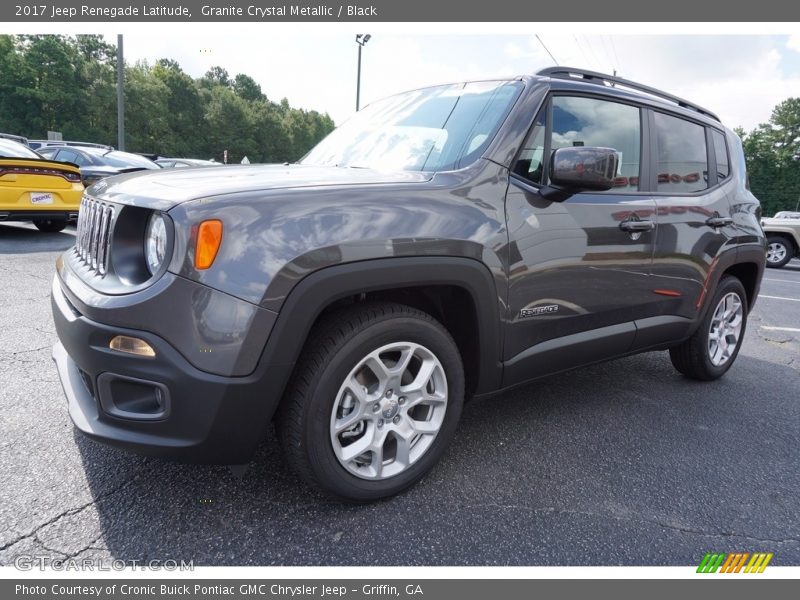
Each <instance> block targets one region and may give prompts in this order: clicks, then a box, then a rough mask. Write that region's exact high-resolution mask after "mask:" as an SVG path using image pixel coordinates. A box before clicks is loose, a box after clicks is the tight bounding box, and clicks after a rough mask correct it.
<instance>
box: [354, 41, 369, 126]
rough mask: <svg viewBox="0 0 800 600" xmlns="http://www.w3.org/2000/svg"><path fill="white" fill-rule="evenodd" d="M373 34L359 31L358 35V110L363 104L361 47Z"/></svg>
mask: <svg viewBox="0 0 800 600" xmlns="http://www.w3.org/2000/svg"><path fill="white" fill-rule="evenodd" d="M371 37H372V36H371V35H370V34H368V33H359V34H357V35H356V44H358V75H357V76H356V112H358V109H359V107H360V106H361V48H363V47H364V44H366V43H367V42H368V41H369V40H370V38H371Z"/></svg>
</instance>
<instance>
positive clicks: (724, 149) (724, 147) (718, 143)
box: [711, 129, 731, 181]
mask: <svg viewBox="0 0 800 600" xmlns="http://www.w3.org/2000/svg"><path fill="white" fill-rule="evenodd" d="M711 139H712V140H713V141H714V155H715V156H716V160H717V180H719V181H722V180H723V179H725V178H726V177H727V176H728V175H730V173H731V170H730V165H729V164H728V144H726V143H725V136H724V135H722V134H721V133H720V132H719V131H717V130H716V129H712V130H711Z"/></svg>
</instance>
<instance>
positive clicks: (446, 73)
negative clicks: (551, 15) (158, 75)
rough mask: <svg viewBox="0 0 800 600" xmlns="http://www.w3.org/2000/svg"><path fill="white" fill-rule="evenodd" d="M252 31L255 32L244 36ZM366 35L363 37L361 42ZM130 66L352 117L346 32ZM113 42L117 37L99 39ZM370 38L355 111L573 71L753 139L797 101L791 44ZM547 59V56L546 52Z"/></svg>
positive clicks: (162, 39)
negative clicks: (470, 84)
mask: <svg viewBox="0 0 800 600" xmlns="http://www.w3.org/2000/svg"><path fill="white" fill-rule="evenodd" d="M250 31H255V30H250ZM366 32H367V31H365V33H366ZM124 35H125V37H124V49H125V58H126V60H127V61H129V62H134V61H137V60H147V61H149V62H151V63H152V62H154V61H155V60H156V59H158V58H172V59H175V60H177V61H178V62H179V63H180V64H181V66H182V67H183V69H184V70H185V71H186V72H187V73H189V74H190V75H192V76H193V77H199V76H201V75H203V74H204V73H205V72H206V71H207V70H208V69H209V67H211V66H214V65H219V66H222V67H224V68H225V69H227V70H228V72H229V74H230V75H231V76H234V75H236V74H237V73H246V74H248V75H250V76H251V77H253V78H254V79H255V80H256V81H257V82H258V83H259V84H260V85H261V88H262V91H263V92H264V93H265V94H266V95H267V97H268V98H269V99H271V100H274V101H279V100H281V98H284V97H285V98H288V100H289V102H290V103H291V104H292V105H293V106H297V107H301V108H305V109H309V110H312V109H313V110H317V111H319V112H323V113H325V112H327V113H328V114H330V115H331V117H332V118H333V119H334V121H335V122H336V123H341V122H342V121H343V120H345V119H346V118H347V117H348V116H349V115H351V114H352V112H353V111H354V110H355V91H356V63H357V45H356V43H355V31H354V32H353V33H352V34H348V33H345V30H343V29H342V28H336V29H334V30H333V31H326V30H323V29H319V28H316V29H303V28H298V27H294V28H286V29H285V31H284V32H280V33H278V32H276V30H275V29H270V30H269V31H265V33H264V34H263V35H253V34H249V33H247V32H246V31H245V32H239V33H237V32H236V31H235V30H233V31H232V30H231V28H230V26H223V25H220V26H219V28H216V29H207V28H203V29H202V30H199V29H195V28H189V27H186V28H182V30H180V31H173V32H171V34H170V35H151V34H150V32H148V31H147V30H145V29H143V28H139V29H134V30H132V31H130V32H128V33H125V34H124ZM107 38H108V40H109V41H110V42H113V43H116V36H114V35H112V36H107ZM539 38H540V39H541V41H540V39H537V37H536V36H535V35H519V34H516V35H497V34H486V35H480V34H469V35H464V34H446V35H437V34H413V35H412V34H409V35H401V34H397V33H373V34H372V38H371V39H370V41H369V42H368V43H367V45H366V46H365V47H364V49H363V54H362V77H361V99H362V102H361V105H362V107H363V106H364V105H365V104H366V103H368V102H370V101H372V100H376V99H379V98H382V97H384V96H387V95H390V94H393V93H396V92H400V91H403V90H407V89H413V88H417V87H422V86H425V85H432V84H436V83H446V82H452V81H461V80H465V79H481V78H493V77H498V76H502V77H505V76H515V75H521V74H526V73H534V72H536V71H537V70H539V69H542V68H544V67H549V66H553V65H554V64H555V62H554V59H555V61H558V64H560V65H568V66H571V67H581V68H586V69H592V70H597V71H602V72H605V73H612V72H613V71H614V70H616V71H617V74H618V75H620V76H622V77H625V78H627V79H632V80H634V81H637V82H640V83H644V84H647V85H650V86H653V87H657V88H659V89H662V90H664V91H667V92H669V93H672V94H675V95H677V96H680V97H683V98H686V99H687V100H690V101H692V102H694V103H697V104H700V105H701V106H704V107H705V108H708V109H709V110H711V111H713V112H715V113H717V114H718V115H719V116H720V118H721V119H722V121H723V123H725V124H726V125H728V126H730V127H736V126H741V127H744V128H745V129H746V130H751V129H753V128H754V127H756V126H757V125H758V124H759V123H762V122H765V121H767V120H768V119H769V116H770V113H771V111H772V109H773V107H774V106H775V105H776V104H777V103H779V102H780V101H782V100H784V99H786V98H788V97H790V96H800V35H730V34H727V35H691V34H682V35H641V36H635V35H591V34H585V33H575V34H570V33H566V32H560V33H541V34H539ZM545 46H546V48H547V50H549V52H550V54H552V57H551V56H550V54H548V52H547V50H545Z"/></svg>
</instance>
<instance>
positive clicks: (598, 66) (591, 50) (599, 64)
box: [583, 35, 603, 71]
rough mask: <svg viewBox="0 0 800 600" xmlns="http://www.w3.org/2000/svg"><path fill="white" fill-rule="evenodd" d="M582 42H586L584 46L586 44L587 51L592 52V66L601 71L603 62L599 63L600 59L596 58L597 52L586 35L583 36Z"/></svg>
mask: <svg viewBox="0 0 800 600" xmlns="http://www.w3.org/2000/svg"><path fill="white" fill-rule="evenodd" d="M583 42H584V43H585V44H586V46H588V48H589V52H591V53H592V59H593V60H594V64H595V67H594V68H595V69H597V70H598V71H602V70H603V63H601V62H600V60H599V59H598V58H597V54H596V53H595V51H594V48H593V47H592V42H591V40H590V39H589V36H588V35H587V36H584V38H583Z"/></svg>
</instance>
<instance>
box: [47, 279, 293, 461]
mask: <svg viewBox="0 0 800 600" xmlns="http://www.w3.org/2000/svg"><path fill="white" fill-rule="evenodd" d="M51 303H52V309H53V319H54V322H55V326H56V331H57V333H58V337H59V342H58V343H56V345H55V346H54V348H53V359H54V361H55V363H56V366H57V368H58V373H59V377H60V379H61V383H62V386H63V388H64V393H65V394H66V397H67V402H68V404H69V414H70V417H71V418H72V421H73V423H74V424H75V426H76V427H77V428H78V429H79V430H80V431H82V432H83V433H85V434H86V435H88V436H89V437H91V438H94V439H96V440H99V441H102V442H105V443H108V444H111V445H114V446H119V447H122V448H125V449H127V450H131V451H134V452H137V453H141V454H148V455H155V456H163V457H167V458H173V459H177V460H182V461H187V462H203V463H216V464H243V463H245V462H247V461H248V460H250V458H251V457H252V455H253V453H254V451H255V449H256V447H257V446H258V443H259V441H260V440H261V439H262V437H263V435H264V433H265V430H266V428H267V427H268V425H269V423H270V421H271V417H272V414H273V413H274V411H275V407H276V406H277V403H278V401H279V400H280V396H281V391H282V389H280V387H279V386H276V385H271V383H272V381H275V382H280V381H285V380H286V377H288V370H290V369H291V365H271V366H270V367H269V368H267V367H266V366H263V365H262V366H260V367H259V368H257V369H256V371H255V372H254V373H253V374H252V375H250V376H247V377H225V376H221V375H214V374H210V373H207V372H205V371H201V370H199V369H197V368H196V367H194V366H192V365H191V364H190V363H189V362H188V361H187V360H186V359H185V358H184V357H183V356H182V355H181V354H180V353H179V352H178V351H177V350H175V348H173V347H172V346H171V345H170V344H169V343H167V342H166V341H165V340H164V339H162V338H160V337H158V336H156V335H154V334H152V333H149V332H144V331H137V330H131V329H125V328H121V327H116V326H109V325H104V324H101V323H98V322H96V321H93V320H91V319H89V318H87V317H86V316H84V315H82V314H80V312H79V311H78V310H77V309H76V308H75V306H73V305H72V304H71V303H70V302H69V300H68V299H67V297H66V296H65V295H64V293H63V291H62V290H61V284H60V282H59V280H58V278H56V279H55V280H54V282H53V290H52V296H51ZM116 335H128V336H132V337H137V338H140V339H143V340H145V341H146V342H147V343H149V344H150V345H151V346H152V347H153V348H154V350H155V354H156V355H155V357H154V358H145V357H139V356H135V355H131V354H125V353H121V352H117V351H113V350H111V349H109V342H110V341H111V339H112V338H113V337H114V336H116Z"/></svg>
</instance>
